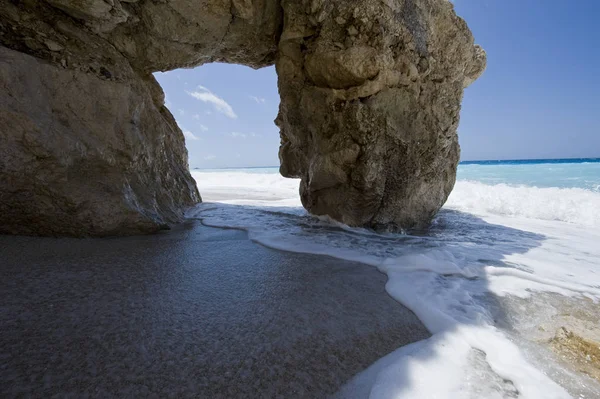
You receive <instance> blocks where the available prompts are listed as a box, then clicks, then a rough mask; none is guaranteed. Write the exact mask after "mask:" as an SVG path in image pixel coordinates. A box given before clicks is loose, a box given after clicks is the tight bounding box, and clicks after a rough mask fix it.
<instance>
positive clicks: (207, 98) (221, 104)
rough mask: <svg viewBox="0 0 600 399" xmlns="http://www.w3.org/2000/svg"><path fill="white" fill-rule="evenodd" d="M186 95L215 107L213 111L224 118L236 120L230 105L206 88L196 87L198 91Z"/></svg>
mask: <svg viewBox="0 0 600 399" xmlns="http://www.w3.org/2000/svg"><path fill="white" fill-rule="evenodd" d="M187 93H188V94H189V95H190V96H192V97H194V98H195V99H197V100H200V101H203V102H205V103H210V104H212V105H213V106H214V107H215V110H217V111H218V112H220V113H222V114H224V115H225V116H227V117H229V118H231V119H237V115H236V113H235V112H234V111H233V108H231V105H229V104H228V103H227V101H225V100H223V99H222V98H221V97H219V96H217V95H216V94H214V93H213V92H212V91H210V90H209V89H207V88H206V87H204V86H198V90H196V91H192V92H190V91H188V92H187Z"/></svg>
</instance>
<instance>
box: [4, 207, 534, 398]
mask: <svg viewBox="0 0 600 399" xmlns="http://www.w3.org/2000/svg"><path fill="white" fill-rule="evenodd" d="M219 206H221V205H219ZM231 206H233V205H231ZM236 207H239V208H240V209H242V208H243V210H244V211H248V210H250V211H252V210H256V211H257V212H258V211H259V210H257V209H256V208H252V207H242V206H236ZM280 210H281V209H280ZM283 213H285V212H283ZM286 217H290V218H291V219H292V220H296V219H295V218H297V220H296V221H297V222H299V223H304V224H305V227H304V228H305V229H308V231H309V232H310V234H320V233H319V231H322V232H325V233H327V234H331V232H332V231H334V232H336V231H339V232H342V233H344V234H349V235H350V236H352V235H355V236H356V237H357V238H356V237H355V239H360V240H363V239H368V237H367V238H365V237H362V236H361V234H355V233H353V232H348V231H346V230H343V229H340V228H337V227H326V226H325V225H324V224H323V223H322V222H319V223H321V224H319V223H317V224H315V223H314V219H313V218H311V217H309V216H290V215H288V216H286ZM388 238H389V245H390V246H398V245H403V246H407V247H408V246H411V245H412V246H414V245H416V244H415V243H417V242H420V241H423V242H425V241H428V242H429V243H430V244H431V242H435V243H436V244H435V245H457V242H470V243H471V244H472V245H473V246H474V247H476V248H479V250H480V251H479V253H480V254H483V255H485V256H483V257H481V259H472V261H473V262H475V264H477V262H479V263H480V264H481V266H482V267H483V266H484V265H486V264H492V263H493V264H494V265H503V266H506V267H515V266H514V265H510V264H507V263H506V262H504V260H503V258H504V257H505V256H506V255H509V254H511V253H515V252H526V251H527V250H529V249H531V248H534V247H536V246H538V245H540V243H541V241H542V240H543V237H542V236H539V235H536V234H532V233H527V232H523V231H519V230H515V229H510V228H506V227H502V226H495V225H491V224H487V223H485V222H483V221H481V219H479V218H476V217H474V216H471V215H468V214H464V213H460V212H452V211H443V212H442V213H441V214H440V216H439V217H438V218H437V219H436V222H435V224H434V225H433V226H432V228H431V229H430V230H429V231H426V232H421V235H413V236H410V237H408V236H404V237H403V236H392V235H390V236H389V237H388ZM432 238H433V240H432ZM0 254H1V257H0V303H1V306H0V325H2V329H1V330H0V359H1V362H0V387H1V388H0V391H1V392H0V393H1V395H2V396H3V397H15V396H19V395H21V396H52V395H59V396H68V395H73V396H83V395H89V396H93V397H111V396H119V397H123V396H138V397H139V396H148V395H152V394H155V395H158V396H160V397H163V396H174V397H212V398H214V397H227V398H232V397H245V398H248V397H276V396H278V395H279V396H283V397H304V398H306V397H323V396H326V395H329V394H332V393H335V392H336V391H337V390H338V389H339V387H340V386H342V385H343V384H344V382H346V381H347V380H348V379H350V378H351V377H352V376H353V375H355V374H356V373H358V372H360V371H361V370H364V369H365V368H367V367H368V366H369V365H370V364H371V363H373V362H374V361H376V360H377V359H379V358H381V357H382V356H384V355H386V354H387V353H390V352H391V351H393V350H395V349H397V348H398V347H400V346H403V345H406V344H408V343H411V342H414V341H417V340H421V339H425V338H427V337H429V333H428V332H427V331H426V330H425V329H424V327H423V325H422V324H421V323H420V322H419V321H418V319H416V317H415V316H414V314H413V313H412V312H410V311H409V310H408V309H406V308H405V307H403V306H401V305H400V304H398V303H397V302H395V301H394V300H393V299H391V298H390V297H389V296H388V295H387V294H386V292H385V289H384V284H385V281H386V277H385V275H383V274H381V273H379V272H378V271H376V270H375V269H374V268H372V267H368V266H365V265H363V264H359V263H355V262H349V261H342V260H338V259H334V258H330V257H326V256H317V255H306V254H297V253H288V252H281V251H275V250H271V249H268V248H265V247H262V246H259V245H256V244H254V243H252V242H251V241H250V240H248V239H247V235H246V234H245V233H244V232H242V231H236V230H225V229H213V228H209V227H205V226H203V225H201V224H200V223H199V222H197V221H193V220H190V221H188V222H186V223H184V224H182V225H180V226H177V227H175V228H174V229H173V230H171V231H165V232H161V233H159V234H156V235H154V236H143V237H129V238H115V239H83V240H77V239H52V238H31V237H9V236H0ZM486 300H487V301H488V308H489V309H492V310H493V312H494V313H495V316H494V317H499V318H500V317H502V309H501V307H500V306H498V305H497V304H496V302H495V301H494V298H493V297H490V298H488V299H486ZM496 307H497V309H496ZM407 383H408V381H407Z"/></svg>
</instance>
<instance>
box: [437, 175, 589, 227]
mask: <svg viewBox="0 0 600 399" xmlns="http://www.w3.org/2000/svg"><path fill="white" fill-rule="evenodd" d="M446 206H447V207H449V208H452V209H457V210H461V211H465V212H470V213H476V214H481V213H491V214H496V215H502V216H518V217H525V218H531V219H542V220H557V221H563V222H569V223H576V224H581V225H585V226H594V227H600V193H598V192H594V191H591V190H586V189H582V188H555V187H547V188H537V187H528V186H509V185H506V184H497V185H493V186H491V185H487V184H483V183H479V182H472V181H459V182H457V183H456V188H455V190H454V191H453V192H452V194H451V195H450V198H449V199H448V203H447V204H446Z"/></svg>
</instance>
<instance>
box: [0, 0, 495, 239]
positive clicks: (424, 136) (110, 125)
mask: <svg viewBox="0 0 600 399" xmlns="http://www.w3.org/2000/svg"><path fill="white" fill-rule="evenodd" d="M0 48H1V50H0V54H1V57H0V79H1V80H0V84H1V85H2V92H1V93H0V122H1V124H0V139H1V140H2V141H1V147H0V152H1V154H2V159H1V160H0V176H1V177H2V179H1V180H0V196H1V197H0V212H1V215H0V232H4V233H19V234H42V235H62V234H66V235H76V236H77V235H90V234H91V235H109V234H133V233H142V232H151V231H155V230H157V229H160V228H163V227H166V226H167V225H168V224H170V223H174V222H177V221H180V220H181V218H182V214H183V210H184V209H185V208H186V207H187V206H190V205H193V204H194V203H196V202H197V201H199V200H200V197H199V194H198V193H197V190H196V188H195V183H194V181H193V179H192V178H191V177H190V175H189V172H188V167H187V153H186V150H185V146H184V140H183V136H182V134H181V131H180V130H179V128H178V127H177V125H176V123H175V121H174V119H173V117H172V115H171V114H170V113H169V111H168V110H167V109H166V108H165V107H164V104H163V103H164V95H163V93H162V90H161V89H160V87H159V86H158V85H157V84H156V82H155V81H154V79H153V77H152V75H151V74H152V72H155V71H165V70H170V69H175V68H180V67H194V66H197V65H201V64H204V63H207V62H214V61H220V62H230V63H239V64H244V65H248V66H251V67H254V68H259V67H263V66H267V65H272V64H273V63H276V67H277V72H278V74H279V90H280V94H281V105H280V113H279V115H278V117H277V120H276V123H277V124H278V125H279V127H280V128H281V142H282V144H281V148H280V159H281V173H282V174H283V175H284V176H288V177H300V178H301V179H302V183H301V198H302V202H303V204H304V206H305V207H306V208H307V209H308V210H309V211H310V212H312V213H314V214H319V215H321V214H328V215H330V216H331V217H333V218H335V219H337V220H340V221H342V222H344V223H347V224H349V225H360V226H370V227H380V226H386V227H391V228H398V227H403V228H405V227H408V228H410V227H420V226H424V225H425V224H427V222H428V221H429V220H430V219H431V218H432V217H433V215H434V214H435V212H436V211H437V210H438V209H439V208H440V207H441V206H442V204H443V203H444V201H445V200H446V198H447V196H448V194H449V193H450V191H451V189H452V187H453V184H454V180H455V174H456V166H457V163H458V157H459V147H458V139H457V135H456V128H457V126H458V119H459V110H460V101H461V98H462V92H463V89H464V87H466V86H467V85H468V84H470V83H471V82H473V81H474V80H475V79H476V78H477V77H478V76H479V75H480V74H481V73H482V71H483V69H484V68H485V52H484V51H483V50H482V49H481V48H479V47H477V46H475V45H474V44H473V38H472V36H471V33H470V32H469V30H468V28H467V26H466V24H465V23H464V21H462V20H461V19H460V18H458V17H457V16H456V15H455V13H454V11H453V9H452V4H451V3H450V2H448V1H446V0H380V1H372V0H352V1H341V0H338V1H325V0H310V1H309V0H281V1H279V0H77V1H76V0H45V1H37V0H0Z"/></svg>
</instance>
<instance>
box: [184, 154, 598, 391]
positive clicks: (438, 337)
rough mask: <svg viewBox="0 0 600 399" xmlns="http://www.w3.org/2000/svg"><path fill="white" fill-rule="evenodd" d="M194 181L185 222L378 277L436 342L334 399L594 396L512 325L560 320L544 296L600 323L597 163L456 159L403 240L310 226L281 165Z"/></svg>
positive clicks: (581, 379) (328, 224)
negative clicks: (358, 267) (426, 216)
mask: <svg viewBox="0 0 600 399" xmlns="http://www.w3.org/2000/svg"><path fill="white" fill-rule="evenodd" d="M192 175H193V177H194V178H195V179H196V181H197V183H198V187H199V189H200V192H201V194H202V196H203V199H204V202H203V203H202V204H200V205H198V206H197V207H196V208H194V209H192V210H191V211H190V214H189V216H190V217H194V218H198V219H201V220H202V223H204V224H206V225H209V226H214V227H225V228H236V229H243V230H245V231H247V232H248V235H249V238H250V239H251V240H253V241H255V242H257V243H260V244H262V245H265V246H267V247H271V248H274V249H277V250H283V251H292V252H303V253H312V254H322V255H327V256H332V257H336V258H340V259H344V260H350V261H355V262H360V263H363V264H364V265H365V267H376V268H378V269H379V270H380V271H381V272H383V273H385V274H386V275H387V277H388V281H387V284H386V287H385V289H386V291H387V293H388V294H389V295H390V296H392V297H393V298H394V299H396V300H397V301H398V302H400V303H401V304H403V305H404V306H406V307H408V308H409V309H411V310H412V311H413V312H414V313H415V314H416V315H417V317H418V318H419V319H420V320H421V321H422V322H423V324H424V325H425V326H426V327H427V329H428V330H429V331H430V332H431V333H432V337H431V338H429V339H427V340H424V341H419V342H417V343H414V344H411V345H407V346H404V347H402V348H399V349H398V350H397V351H395V352H393V353H391V354H389V355H387V356H386V357H384V358H382V359H380V360H379V361H377V362H375V363H374V364H373V365H371V366H370V367H369V368H367V369H366V370H364V371H363V372H361V373H360V374H358V375H357V376H356V377H355V378H354V379H353V380H351V381H350V382H348V384H347V385H346V386H345V387H344V388H342V390H341V391H340V392H339V393H338V396H339V397H369V398H516V397H518V398H544V399H548V398H570V397H582V398H583V397H586V398H600V388H599V387H600V385H599V384H598V383H597V382H595V381H593V380H591V379H589V378H587V377H586V376H585V375H582V374H580V373H574V372H573V371H571V370H569V369H568V367H563V366H560V365H559V364H558V363H557V361H556V358H554V357H553V355H552V354H551V353H550V352H549V350H547V346H545V345H543V343H542V344H539V345H538V344H537V343H536V342H535V339H534V337H533V336H528V335H527V333H526V332H524V331H534V330H535V328H529V329H527V328H520V327H522V326H523V325H528V326H533V327H535V326H537V325H538V324H539V325H541V324H542V321H543V320H545V321H547V320H548V319H551V318H552V316H553V315H554V314H556V313H558V312H560V309H557V308H556V307H555V306H551V305H550V304H549V303H548V301H547V298H549V295H550V296H551V297H553V298H557V297H558V298H564V300H569V301H573V300H575V301H581V303H585V304H588V306H589V304H592V305H591V306H592V307H594V306H597V309H598V313H597V316H598V320H600V302H599V301H600V159H557V160H514V161H477V162H463V163H461V164H460V165H459V167H458V176H457V182H456V185H455V188H454V190H453V192H452V194H451V195H450V197H449V199H448V201H447V203H446V204H445V205H444V207H443V208H442V210H441V211H440V212H439V214H438V215H437V217H436V218H435V220H434V221H433V223H432V225H431V227H430V228H429V229H428V230H426V231H422V232H419V233H404V234H403V233H376V232H374V231H371V230H368V229H363V228H351V227H348V226H346V225H343V224H341V223H338V222H335V221H333V220H331V219H329V218H327V217H316V216H311V215H309V214H308V213H307V212H306V211H305V210H304V208H303V207H302V206H301V203H300V199H299V194H298V186H299V181H298V180H295V179H286V178H283V177H281V176H280V175H279V173H278V168H277V167H265V168H245V169H212V170H209V169H204V170H193V171H192ZM523 304H527V306H525V305H523ZM530 305H531V306H530ZM532 309H535V310H534V311H532ZM519 326H520V327H519ZM556 327H557V328H558V327H559V326H556ZM539 328H541V327H539Z"/></svg>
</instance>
